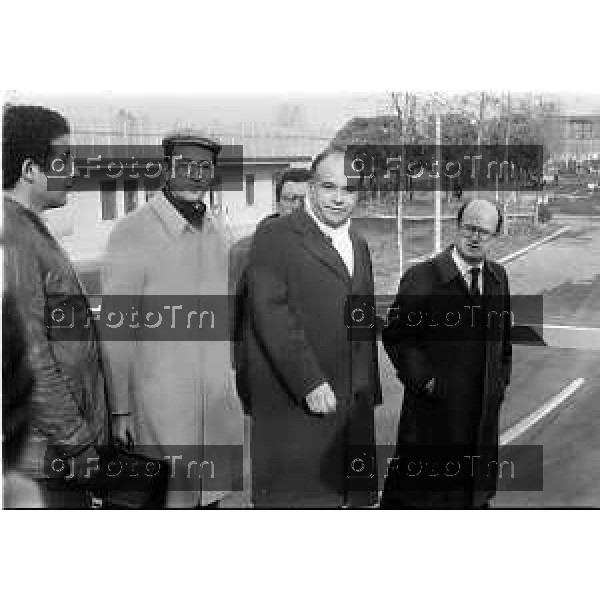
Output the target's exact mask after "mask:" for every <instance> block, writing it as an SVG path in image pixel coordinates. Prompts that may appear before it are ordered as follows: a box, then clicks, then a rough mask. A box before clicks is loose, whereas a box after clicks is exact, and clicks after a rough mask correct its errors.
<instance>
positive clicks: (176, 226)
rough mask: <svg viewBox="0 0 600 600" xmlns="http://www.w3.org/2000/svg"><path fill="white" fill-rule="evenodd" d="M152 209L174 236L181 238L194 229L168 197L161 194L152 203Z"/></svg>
mask: <svg viewBox="0 0 600 600" xmlns="http://www.w3.org/2000/svg"><path fill="white" fill-rule="evenodd" d="M150 202H151V203H152V207H153V208H154V210H155V211H156V213H157V214H158V216H159V217H160V219H161V221H162V222H163V223H164V225H165V227H166V228H167V230H168V232H169V233H170V234H171V235H172V236H173V237H177V236H180V235H182V234H184V233H186V232H188V231H193V230H194V228H193V227H192V226H191V225H190V224H189V223H188V222H187V220H186V219H185V218H184V217H183V216H182V214H181V213H180V212H179V211H178V210H177V209H176V208H175V207H174V206H173V205H172V204H171V203H170V202H169V200H168V199H167V197H166V196H165V195H164V194H163V193H162V192H161V193H160V194H157V195H156V196H155V197H154V198H153V199H152V200H151V201H150Z"/></svg>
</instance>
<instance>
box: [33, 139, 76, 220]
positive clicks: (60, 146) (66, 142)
mask: <svg viewBox="0 0 600 600" xmlns="http://www.w3.org/2000/svg"><path fill="white" fill-rule="evenodd" d="M72 160H73V158H72V156H71V148H70V136H69V135H68V134H65V135H62V136H60V137H58V138H56V139H54V140H53V141H52V143H51V145H50V148H49V150H48V154H47V156H46V164H45V165H35V166H34V167H33V173H34V175H33V181H32V186H33V188H32V196H33V198H34V202H35V204H36V205H37V206H39V207H40V209H41V210H50V209H52V208H60V207H61V206H64V205H65V204H66V203H67V193H68V191H69V190H70V189H71V187H72V180H71V178H70V177H68V176H66V177H63V176H58V177H52V175H53V174H56V173H59V174H62V175H70V174H71V173H72V166H73V165H72Z"/></svg>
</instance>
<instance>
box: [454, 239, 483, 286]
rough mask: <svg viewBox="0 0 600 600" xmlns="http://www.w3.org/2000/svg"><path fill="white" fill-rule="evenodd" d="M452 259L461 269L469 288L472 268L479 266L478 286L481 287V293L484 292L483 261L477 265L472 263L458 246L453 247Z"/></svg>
mask: <svg viewBox="0 0 600 600" xmlns="http://www.w3.org/2000/svg"><path fill="white" fill-rule="evenodd" d="M452 260H454V264H455V265H456V267H457V269H458V270H459V272H460V274H461V275H462V276H463V279H464V280H465V282H466V284H467V288H469V289H471V269H473V268H478V269H479V277H478V280H477V287H478V288H479V293H480V294H483V261H481V262H480V263H478V264H476V265H470V264H469V263H468V262H466V261H465V260H464V259H463V257H462V256H461V255H460V254H459V253H458V250H457V249H456V246H453V247H452Z"/></svg>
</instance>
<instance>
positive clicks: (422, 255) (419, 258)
mask: <svg viewBox="0 0 600 600" xmlns="http://www.w3.org/2000/svg"><path fill="white" fill-rule="evenodd" d="M434 254H435V252H434V253H433V254H432V253H431V252H428V253H427V254H421V256H417V257H416V258H409V259H408V260H407V261H406V262H409V263H412V262H419V261H421V260H426V259H428V258H430V257H431V256H433V255H434Z"/></svg>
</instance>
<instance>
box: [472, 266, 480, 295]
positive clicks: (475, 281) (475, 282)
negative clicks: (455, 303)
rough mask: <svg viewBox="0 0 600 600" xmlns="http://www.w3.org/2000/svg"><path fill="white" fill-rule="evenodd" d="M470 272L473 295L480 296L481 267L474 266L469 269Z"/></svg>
mask: <svg viewBox="0 0 600 600" xmlns="http://www.w3.org/2000/svg"><path fill="white" fill-rule="evenodd" d="M469 272H470V273H471V293H472V294H473V296H479V295H480V291H479V273H480V272H481V269H480V268H479V267H472V268H471V269H469Z"/></svg>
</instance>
